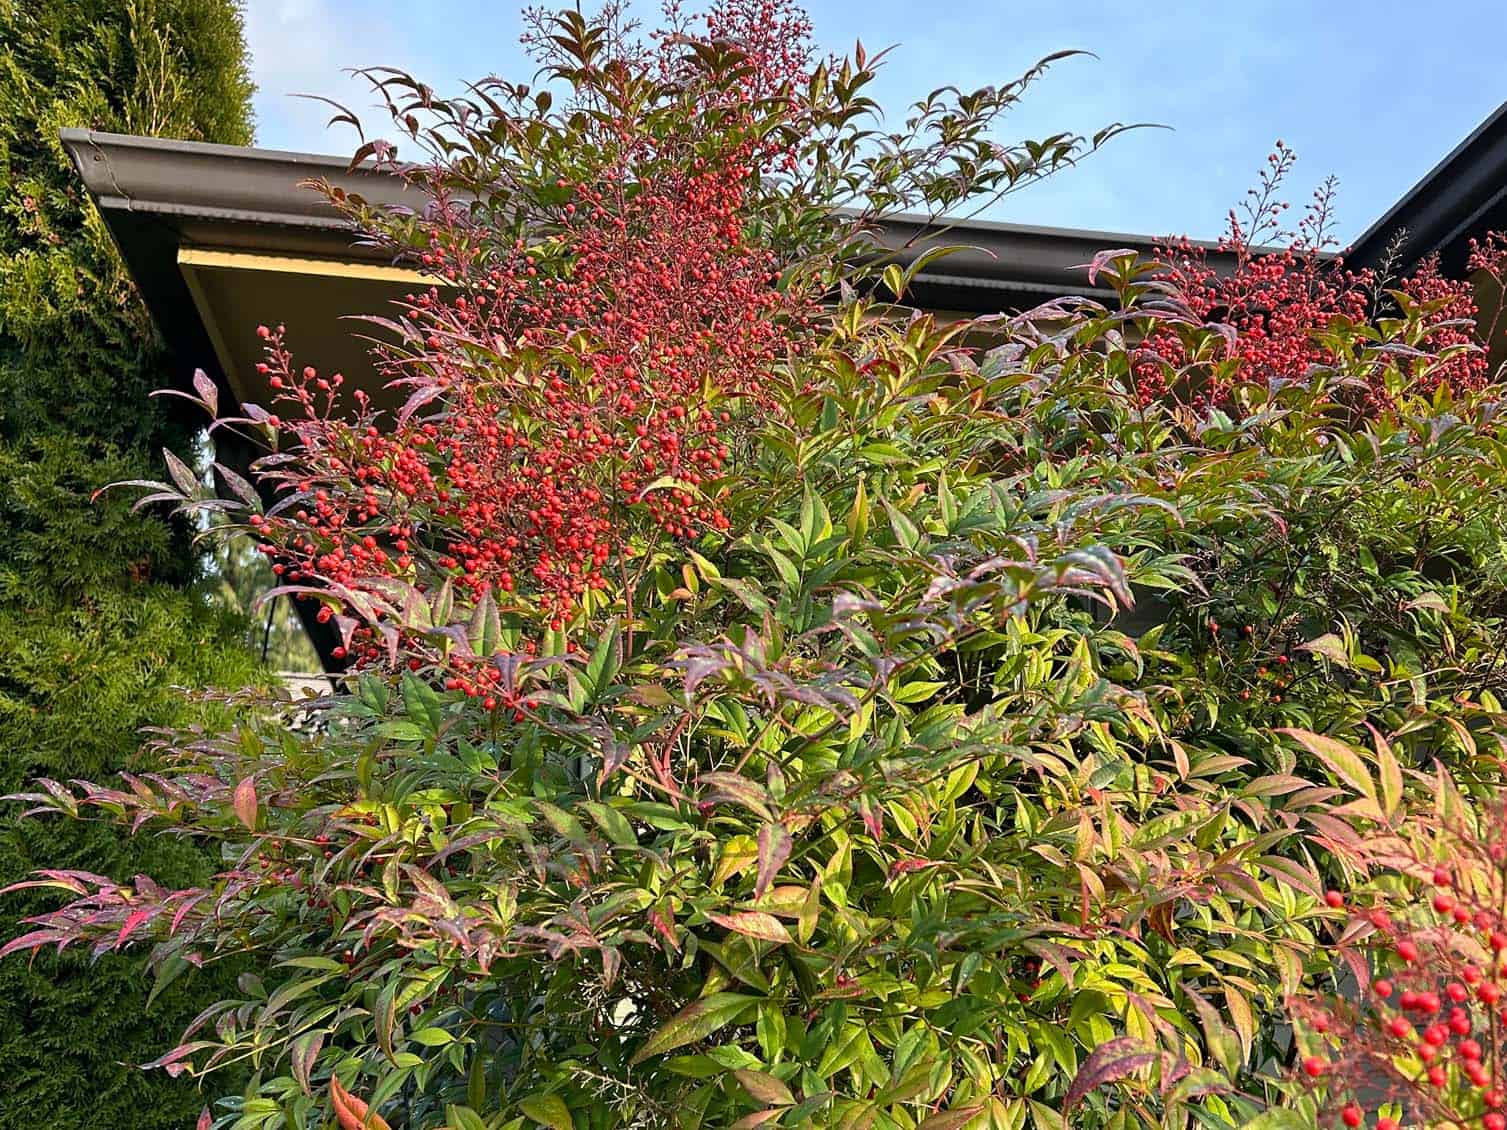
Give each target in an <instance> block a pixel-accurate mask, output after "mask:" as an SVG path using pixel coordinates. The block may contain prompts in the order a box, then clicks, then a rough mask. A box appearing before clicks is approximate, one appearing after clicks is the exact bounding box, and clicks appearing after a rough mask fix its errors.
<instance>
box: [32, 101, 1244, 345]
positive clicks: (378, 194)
mask: <svg viewBox="0 0 1507 1130" xmlns="http://www.w3.org/2000/svg"><path fill="white" fill-rule="evenodd" d="M62 140H63V144H64V146H65V148H66V149H67V151H68V153H69V154H70V156H71V157H72V159H73V162H74V164H75V165H76V166H77V167H78V170H79V175H80V176H81V178H82V179H83V181H84V184H85V187H86V188H87V189H88V190H89V193H90V195H91V196H92V197H93V198H94V200H95V202H96V203H97V204H98V206H99V208H100V210H101V212H102V213H103V215H104V217H105V220H106V223H107V224H108V225H109V227H110V230H111V232H112V234H113V235H114V236H115V238H116V241H117V242H118V243H119V244H120V245H121V250H122V253H123V254H124V255H125V256H126V259H127V262H128V264H129V265H130V267H131V269H132V272H133V274H135V276H136V278H137V282H138V283H139V284H140V285H141V286H142V289H143V292H144V293H145V295H146V298H147V302H148V305H149V306H150V307H151V308H152V309H153V312H154V313H156V312H157V311H158V310H159V308H160V303H159V302H158V301H156V300H155V299H157V298H158V297H159V296H158V295H157V294H155V293H154V291H153V286H152V284H153V283H154V282H157V281H161V275H162V273H163V272H162V271H161V270H160V269H159V270H153V269H151V268H150V267H148V265H147V263H146V262H144V259H145V258H146V257H148V256H150V255H151V254H152V251H153V247H154V245H155V248H156V250H157V252H158V254H157V256H156V258H158V259H161V258H163V256H162V255H161V254H160V253H161V252H162V251H165V250H166V249H167V245H168V244H171V245H172V247H173V249H174V250H176V248H177V247H178V246H212V247H222V248H228V249H234V250H247V251H261V252H265V253H269V254H280V255H319V256H330V257H337V258H371V259H378V258H380V257H381V252H380V251H378V250H377V249H375V248H371V247H361V246H359V245H357V244H356V243H355V242H354V241H353V239H352V235H351V232H350V229H349V226H348V225H347V224H346V222H345V221H344V220H343V219H342V218H341V217H340V216H339V215H338V214H337V213H336V212H335V211H334V210H333V209H332V208H330V207H329V205H328V204H326V203H325V201H324V199H323V197H322V196H321V195H320V194H319V193H317V192H314V191H312V190H310V189H308V188H306V187H302V185H303V184H304V183H305V182H308V181H314V180H327V181H329V182H330V183H331V184H333V185H336V186H338V187H340V188H342V189H344V190H345V191H347V192H352V193H359V194H360V195H361V196H363V197H365V198H366V199H367V200H369V201H371V202H372V203H373V204H379V205H398V206H407V207H420V206H422V204H423V203H424V201H423V198H422V194H421V193H420V192H419V191H418V190H417V189H412V188H409V187H407V186H406V185H405V184H404V183H403V182H402V180H400V179H399V178H397V177H395V176H393V175H391V174H390V173H387V172H384V171H379V170H377V169H375V168H373V167H371V166H370V165H369V164H367V165H363V166H357V167H356V168H354V169H352V168H350V166H349V162H347V161H346V160H344V159H343V158H340V157H333V156H328V155H321V154H313V153H290V152H282V151H278V150H271V149H250V148H241V147H238V146H232V145H211V144H206V143H203V142H186V141H171V140H164V139H159V138H144V137H133V136H129V135H125V134H112V133H98V132H94V131H90V130H82V129H67V130H64V131H63V132H62ZM880 241H881V242H882V243H883V244H884V245H885V246H887V247H890V248H892V249H893V250H894V251H895V257H896V259H897V260H898V261H899V262H900V263H902V264H906V263H909V262H911V261H914V259H915V257H916V256H918V255H920V254H921V253H922V252H923V251H924V250H925V249H927V248H928V247H931V246H935V245H937V244H939V243H947V244H954V245H957V246H959V247H961V248H962V250H959V251H957V252H955V253H953V254H951V255H948V256H946V257H945V258H942V259H939V260H936V261H935V269H933V270H927V271H923V272H922V273H921V275H920V276H919V277H918V278H917V280H916V285H915V290H914V292H913V298H914V300H915V301H916V302H917V303H918V304H920V305H924V306H927V307H931V308H935V309H945V310H953V311H959V312H967V313H973V312H976V313H997V312H999V311H1002V310H1010V309H1021V308H1023V307H1029V306H1032V305H1035V304H1037V303H1039V302H1041V301H1044V300H1046V299H1047V298H1051V297H1055V296H1058V295H1069V294H1078V295H1093V296H1098V297H1107V296H1108V291H1107V290H1104V289H1102V288H1097V287H1094V286H1092V285H1091V284H1090V283H1089V281H1088V277H1087V273H1086V271H1085V270H1084V269H1083V268H1084V265H1085V264H1087V263H1089V262H1090V261H1091V260H1092V259H1093V257H1094V255H1095V254H1097V253H1098V252H1100V251H1102V250H1105V249H1107V248H1120V247H1124V248H1130V249H1133V250H1135V251H1137V252H1140V253H1141V254H1143V255H1150V254H1152V253H1153V252H1154V250H1155V246H1156V242H1157V241H1156V240H1154V239H1153V238H1151V237H1148V236H1144V235H1126V234H1123V233H1119V232H1100V231H1085V230H1077V229H1069V228H1052V227H1034V226H1029V225H1022V224H1003V223H992V222H985V221H978V220H968V221H961V222H957V223H951V224H948V225H945V226H943V225H939V224H937V223H936V222H934V221H930V220H928V219H926V218H924V217H914V216H904V215H897V216H893V217H889V218H886V219H884V220H883V221H881V232H880ZM1198 246H1202V247H1204V248H1205V249H1206V250H1207V251H1208V252H1209V254H1210V256H1211V260H1212V261H1213V262H1214V264H1215V266H1216V267H1227V266H1228V264H1227V263H1225V262H1224V261H1225V260H1226V259H1228V258H1229V256H1227V255H1226V254H1225V253H1222V252H1220V251H1219V250H1218V249H1217V248H1215V247H1214V246H1213V245H1212V244H1200V245H1198ZM168 258H171V257H170V256H168ZM172 269H173V271H174V272H176V265H175V264H174V265H173V267H172ZM142 270H144V271H145V273H144V274H143V273H141V271H142ZM162 297H165V296H162ZM164 329H166V327H164Z"/></svg>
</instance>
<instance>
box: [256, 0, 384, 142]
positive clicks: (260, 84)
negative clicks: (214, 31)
mask: <svg viewBox="0 0 1507 1130" xmlns="http://www.w3.org/2000/svg"><path fill="white" fill-rule="evenodd" d="M361 8H362V11H361V12H360V13H359V14H351V13H349V12H346V11H342V10H341V8H340V6H339V5H337V4H336V3H334V2H333V0H248V3H247V8H246V41H247V46H248V47H249V48H250V51H251V72H252V78H253V79H254V80H255V82H256V84H257V94H256V114H257V143H258V144H259V145H262V146H265V147H268V148H273V149H297V150H305V151H311V152H345V151H347V150H350V149H354V148H355V140H354V135H353V134H352V133H351V132H350V130H349V128H348V127H339V128H334V129H330V128H326V123H327V122H328V121H329V119H330V117H331V115H332V114H333V112H334V111H333V110H331V109H330V107H329V106H328V105H326V104H325V103H322V102H317V101H314V100H311V99H307V98H298V97H294V95H299V94H318V95H323V96H324V97H327V98H333V99H334V100H336V101H337V102H340V103H342V104H344V105H348V106H350V108H351V109H353V110H355V111H357V113H358V114H359V115H360V116H361V118H362V121H363V122H364V123H365V124H367V126H368V128H372V127H375V128H376V129H377V130H378V132H380V129H381V125H382V122H383V121H385V118H384V117H383V116H382V115H381V114H380V112H378V113H373V112H372V110H371V103H372V99H371V96H370V95H369V94H368V92H367V89H366V86H365V84H364V82H363V81H362V80H360V79H357V78H353V77H352V76H351V75H349V74H347V73H346V71H347V70H349V69H350V68H352V67H363V66H372V65H376V64H387V63H393V62H394V56H395V52H396V49H397V48H398V46H399V45H400V44H402V43H403V42H404V40H403V38H402V36H401V35H400V34H399V30H398V29H397V28H396V27H394V26H393V25H392V24H391V23H390V22H389V21H388V20H386V19H385V18H383V17H382V16H381V15H380V14H378V13H376V12H375V5H372V4H370V3H363V4H362V5H361Z"/></svg>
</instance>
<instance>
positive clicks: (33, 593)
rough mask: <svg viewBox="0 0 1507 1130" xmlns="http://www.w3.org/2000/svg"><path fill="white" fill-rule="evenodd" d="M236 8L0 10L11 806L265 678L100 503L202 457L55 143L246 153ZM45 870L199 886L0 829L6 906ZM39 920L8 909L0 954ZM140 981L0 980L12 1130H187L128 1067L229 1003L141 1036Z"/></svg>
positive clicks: (1, 371) (175, 865)
mask: <svg viewBox="0 0 1507 1130" xmlns="http://www.w3.org/2000/svg"><path fill="white" fill-rule="evenodd" d="M251 90H252V86H251V82H250V79H249V76H248V70H247V57H246V50H245V45H244V42H243V37H242V26H241V14H240V11H239V8H238V6H237V4H236V3H235V2H234V0H69V2H68V3H56V2H54V0H0V654H3V655H4V656H5V664H4V669H3V671H0V791H3V792H13V791H15V789H16V788H17V787H19V786H21V785H22V784H23V783H24V782H26V781H28V780H30V779H31V778H33V777H36V776H38V775H46V776H50V777H57V778H60V779H67V778H71V777H79V776H95V775H98V774H107V775H108V774H111V773H112V772H113V771H116V770H119V769H122V768H128V767H137V766H138V764H139V762H138V754H137V750H138V747H139V745H140V738H139V730H140V729H141V728H142V727H143V726H148V725H162V724H171V723H181V722H184V721H186V720H187V719H186V717H185V712H186V709H187V708H186V707H185V706H184V704H183V702H182V701H181V699H180V697H179V696H178V695H177V694H176V693H175V691H174V689H173V688H174V687H177V686H185V685H186V686H205V685H211V684H213V685H221V686H224V685H231V686H234V685H238V684H244V683H246V682H248V681H251V680H253V679H255V678H256V677H257V668H256V665H255V663H254V662H253V660H252V657H251V655H250V653H249V652H248V651H247V650H246V648H245V647H244V645H243V641H244V639H245V626H244V624H243V623H242V622H241V621H240V620H239V619H237V618H235V617H233V616H230V615H228V614H227V613H225V612H223V611H221V610H220V609H218V608H217V607H216V606H215V605H214V604H213V603H212V602H211V601H210V600H209V599H208V597H207V595H206V594H207V591H208V589H207V586H206V585H205V584H204V583H203V578H202V576H201V571H202V569H201V565H200V562H199V560H198V558H197V555H196V554H195V553H194V551H193V549H192V547H191V546H190V544H189V541H188V537H187V531H185V530H184V529H183V528H181V527H174V526H172V525H170V524H169V523H168V522H167V521H164V520H163V519H162V518H161V517H159V516H155V515H151V514H142V515H133V514H131V512H130V500H129V499H125V498H120V497H115V498H112V497H109V496H106V497H104V498H102V499H101V500H100V501H99V502H97V503H96V502H91V498H90V496H91V494H92V492H93V491H94V490H95V489H96V488H97V487H99V486H100V485H101V484H103V483H108V482H111V481H114V480H118V479H121V478H134V477H140V476H142V475H145V474H155V472H156V469H157V467H158V466H159V465H160V463H161V454H160V451H161V449H162V448H163V447H168V448H171V449H173V450H174V451H176V452H177V453H178V454H180V455H182V456H184V457H185V458H191V457H192V451H193V445H194V442H195V435H196V430H195V427H194V425H192V424H191V423H190V422H188V421H185V420H183V419H181V418H175V417H174V416H173V414H172V413H171V412H169V411H165V410H164V407H163V402H162V401H161V400H157V401H153V400H150V399H149V398H148V393H149V392H150V391H151V390H152V389H153V388H156V387H158V386H160V385H162V384H164V383H165V382H166V380H167V379H168V369H167V365H166V357H165V354H164V351H163V347H162V345H161V343H160V342H159V341H158V340H157V338H156V335H155V333H154V331H153V329H152V325H151V322H150V320H149V318H148V316H147V314H146V311H145V309H144V308H143V306H142V304H141V302H140V300H139V299H138V298H137V296H136V295H135V293H134V292H133V289H132V286H131V282H130V279H129V277H128V275H127V274H126V272H125V270H124V268H123V266H122V265H121V263H120V261H119V258H118V255H117V254H116V251H115V249H114V246H113V245H112V243H111V241H110V237H109V234H108V233H107V231H106V230H105V227H104V225H103V223H102V221H101V219H100V217H99V215H98V214H97V213H96V212H95V211H94V209H93V208H92V206H91V205H90V204H89V202H88V199H87V196H86V195H85V194H84V192H83V190H82V188H81V187H80V186H79V184H78V182H77V178H76V176H75V174H74V171H73V169H72V167H71V165H70V164H69V161H68V158H67V155H66V154H65V153H64V151H63V148H62V145H61V144H60V142H59V139H58V134H59V131H60V130H61V129H62V128H64V127H65V126H85V127H89V128H93V129H99V130H111V131H118V132H124V133H138V134H152V135H157V136H165V137H177V138H187V139H192V140H205V141H219V142H228V143H234V144H246V143H248V142H249V141H250V140H251V111H250V104H249V97H250V93H251ZM43 860H45V861H46V862H47V863H48V864H49V865H53V866H67V867H78V868H82V869H86V870H89V871H96V872H105V871H119V872H123V873H128V874H129V873H135V872H147V873H152V874H158V875H162V876H164V877H169V876H172V877H174V881H179V882H188V881H192V880H193V879H194V878H195V877H202V876H203V874H204V873H205V872H206V871H207V869H208V866H209V862H208V860H207V859H206V858H205V857H204V856H203V855H202V854H201V853H200V852H199V851H198V850H197V849H196V848H194V847H193V846H191V845H189V844H187V843H185V842H178V841H167V840H161V839H153V840H148V839H141V840H137V841H126V840H123V839H122V838H121V837H120V836H119V835H118V834H117V833H116V832H115V831H114V830H110V829H105V828H99V827H94V826H90V825H73V826H65V825H62V824H49V825H43V824H40V823H37V822H32V823H29V824H26V825H23V826H19V827H18V826H13V825H7V826H5V827H3V828H0V885H3V884H4V883H6V882H10V881H13V880H14V879H16V878H18V877H19V876H21V875H23V874H24V873H26V872H28V871H30V870H31V869H32V868H34V867H35V866H37V865H38V863H39V862H40V861H43ZM41 905H43V904H42V903H41V902H40V901H38V902H36V903H31V904H28V903H27V901H26V900H22V899H15V898H12V899H8V900H6V902H5V905H4V908H3V911H0V932H9V931H12V930H13V929H14V927H15V925H16V920H17V919H18V918H20V917H22V916H24V915H25V914H26V913H28V912H29V910H30V909H32V908H33V907H40V906H41ZM147 990H148V985H147V982H146V981H145V978H144V975H143V974H142V972H141V971H140V967H139V964H138V963H137V962H135V961H127V960H119V959H116V958H113V957H106V958H104V959H102V960H100V961H99V962H98V963H97V964H93V963H90V962H89V960H88V959H87V956H84V957H82V958H81V957H77V956H72V955H69V956H66V957H63V958H56V957H52V956H48V955H43V956H39V957H38V959H37V960H36V961H35V962H34V963H32V964H31V966H30V967H27V966H26V965H25V964H24V963H20V962H11V963H7V964H6V965H5V967H4V968H3V969H0V1079H4V1080H5V1083H4V1085H3V1086H0V1125H4V1126H12V1125H17V1126H19V1125H29V1124H39V1123H38V1119H39V1118H41V1119H43V1120H44V1121H45V1124H46V1125H47V1126H49V1127H50V1128H53V1130H64V1128H67V1127H74V1126H102V1125H117V1126H130V1127H133V1128H134V1130H152V1128H156V1127H164V1128H165V1127H182V1126H186V1125H191V1124H192V1122H193V1120H194V1117H195V1115H196V1114H197V1112H198V1110H199V1108H200V1106H201V1105H202V1103H203V1098H202V1097H201V1096H200V1095H199V1094H198V1093H197V1092H196V1091H195V1089H194V1088H193V1087H192V1085H189V1084H187V1083H184V1082H176V1081H173V1080H170V1079H168V1078H167V1077H166V1076H165V1075H163V1074H162V1073H160V1072H154V1073H151V1074H145V1073H142V1072H140V1071H137V1070H135V1069H134V1068H133V1067H131V1066H129V1065H130V1064H133V1063H139V1062H142V1061H144V1060H146V1059H151V1058H153V1057H154V1056H156V1055H157V1054H160V1052H161V1051H162V1050H163V1049H165V1048H167V1047H170V1046H171V1045H172V1044H173V1043H174V1042H176V1037H177V1036H178V1035H179V1033H180V1032H181V1030H182V1028H183V1025H184V1024H185V1022H186V1021H187V1020H188V1019H189V1018H191V1017H192V1016H193V1015H194V1014H195V1013H196V1012H197V1011H198V1010H199V1009H200V1008H202V1007H203V1005H204V1004H205V1003H206V1002H207V1001H210V1000H213V999H216V998H217V997H218V996H219V995H222V990H223V986H219V987H216V986H211V985H206V984H204V983H203V982H202V981H196V980H195V979H194V978H192V977H184V978H180V979H179V980H178V981H176V982H175V983H174V984H172V985H171V986H170V987H169V988H167V989H166V990H165V991H164V992H163V993H161V994H160V996H159V997H158V999H157V1000H156V1001H154V1002H153V1005H152V1008H151V1009H150V1011H149V1012H146V1013H145V1014H143V1010H142V1009H141V1007H140V1006H141V1000H142V997H143V996H144V994H145V993H146V992H147Z"/></svg>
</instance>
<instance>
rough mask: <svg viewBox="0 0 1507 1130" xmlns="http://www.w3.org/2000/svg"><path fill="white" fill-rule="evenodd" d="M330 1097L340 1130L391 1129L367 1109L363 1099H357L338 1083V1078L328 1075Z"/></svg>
mask: <svg viewBox="0 0 1507 1130" xmlns="http://www.w3.org/2000/svg"><path fill="white" fill-rule="evenodd" d="M330 1099H331V1101H332V1102H333V1103H334V1105H335V1119H336V1121H338V1122H339V1123H340V1130H392V1127H391V1126H389V1125H388V1124H387V1119H385V1118H383V1117H382V1116H381V1115H380V1114H377V1113H376V1112H375V1111H372V1110H369V1109H368V1108H367V1105H366V1103H365V1101H363V1100H362V1099H358V1098H357V1097H356V1096H355V1095H353V1094H351V1093H350V1092H349V1091H347V1090H346V1089H345V1088H344V1087H342V1086H341V1085H340V1080H339V1079H337V1078H335V1076H333V1075H331V1076H330Z"/></svg>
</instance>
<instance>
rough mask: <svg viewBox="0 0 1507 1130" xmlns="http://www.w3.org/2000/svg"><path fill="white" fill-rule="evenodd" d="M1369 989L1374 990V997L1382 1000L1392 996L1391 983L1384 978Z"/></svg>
mask: <svg viewBox="0 0 1507 1130" xmlns="http://www.w3.org/2000/svg"><path fill="white" fill-rule="evenodd" d="M1371 987H1372V988H1373V989H1375V990H1376V995H1377V996H1379V997H1381V998H1382V999H1383V1000H1385V999H1386V998H1387V997H1390V996H1391V995H1392V982H1390V981H1388V980H1387V979H1386V978H1385V977H1383V978H1382V979H1381V980H1379V981H1377V982H1375V983H1374V984H1373V985H1372V986H1371Z"/></svg>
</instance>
